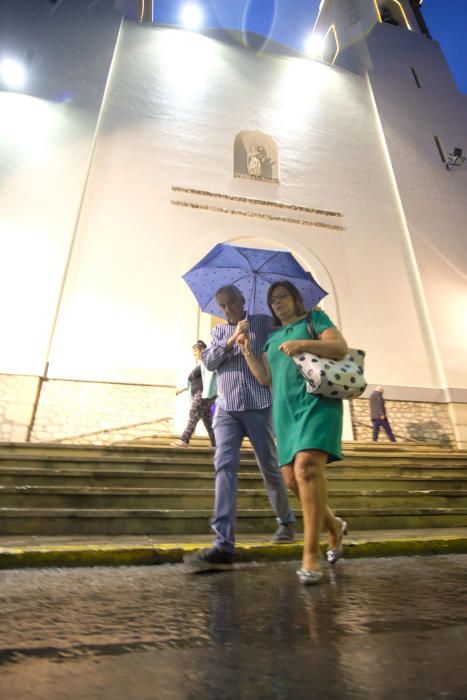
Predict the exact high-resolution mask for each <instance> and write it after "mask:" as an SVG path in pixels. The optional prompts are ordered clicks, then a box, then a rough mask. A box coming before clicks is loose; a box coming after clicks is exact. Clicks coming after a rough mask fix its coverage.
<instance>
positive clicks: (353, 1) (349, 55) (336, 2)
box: [313, 0, 429, 72]
mask: <svg viewBox="0 0 467 700" xmlns="http://www.w3.org/2000/svg"><path fill="white" fill-rule="evenodd" d="M420 4H421V3H420V0H322V2H321V5H320V10H319V15H318V18H317V20H316V24H315V27H314V30H313V35H314V36H315V37H316V39H318V40H319V45H320V47H321V49H320V51H321V53H320V54H319V53H318V58H321V59H322V60H324V61H326V62H327V63H331V64H336V65H341V66H342V67H344V68H348V69H349V70H354V71H356V72H364V71H365V70H368V69H369V68H371V60H370V57H369V55H368V52H367V50H366V48H367V47H366V44H367V39H368V37H369V36H370V35H371V34H372V33H373V32H374V31H377V30H380V25H382V26H383V28H384V29H385V30H386V28H387V27H390V28H391V29H392V30H393V31H398V32H412V33H415V34H418V35H425V36H428V37H429V33H428V29H427V27H426V24H425V22H424V20H423V17H422V15H421V12H420V8H419V5H420ZM316 45H318V42H316Z"/></svg>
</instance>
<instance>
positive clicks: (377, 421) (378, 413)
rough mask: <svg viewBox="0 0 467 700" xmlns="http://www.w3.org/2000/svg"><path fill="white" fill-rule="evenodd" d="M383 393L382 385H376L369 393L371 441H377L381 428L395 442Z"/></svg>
mask: <svg viewBox="0 0 467 700" xmlns="http://www.w3.org/2000/svg"><path fill="white" fill-rule="evenodd" d="M383 394H384V387H382V386H377V387H376V389H375V390H374V391H373V392H372V393H371V394H370V417H371V422H372V423H373V442H377V440H378V436H379V429H380V428H383V430H384V431H385V433H386V435H387V436H388V438H389V439H390V441H391V442H396V438H395V437H394V433H393V432H392V430H391V426H390V425H389V421H388V418H387V415H386V408H385V405H384V398H383Z"/></svg>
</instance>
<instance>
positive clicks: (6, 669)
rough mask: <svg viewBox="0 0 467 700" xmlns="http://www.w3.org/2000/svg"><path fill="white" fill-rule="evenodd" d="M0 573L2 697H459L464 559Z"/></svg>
mask: <svg viewBox="0 0 467 700" xmlns="http://www.w3.org/2000/svg"><path fill="white" fill-rule="evenodd" d="M295 569H296V564H294V563H290V562H288V563H283V564H270V565H269V564H268V565H254V564H247V565H241V566H240V565H239V566H238V567H237V568H236V569H235V570H234V571H232V572H225V573H216V574H191V573H189V572H188V570H187V569H186V568H185V567H183V566H181V565H177V566H164V567H156V566H155V567H139V568H138V567H125V568H116V569H110V568H95V569H50V570H45V569H42V570H21V571H4V572H0V605H1V608H2V622H3V624H2V631H1V633H0V664H1V668H0V694H1V697H2V698H15V700H22V699H23V698H28V699H30V700H35V699H38V698H41V699H42V698H44V699H45V698H50V699H51V700H55V699H57V700H58V698H60V699H63V698H66V699H68V698H70V699H73V700H81V699H83V700H84V699H85V698H86V700H92V699H94V698H101V699H102V700H107V698H109V699H110V698H112V699H113V700H132V699H133V698H135V699H136V698H137V699H138V700H146V698H147V699H149V698H151V700H152V699H154V698H160V699H162V700H190V699H191V698H193V699H194V698H209V699H213V700H214V699H217V698H223V699H224V698H225V699H227V700H230V699H232V700H233V699H234V698H235V699H237V698H240V699H242V700H243V699H245V700H260V699H261V700H263V699H264V700H270V699H276V698H277V699H282V698H283V699H284V700H285V699H286V698H287V699H290V700H301V699H302V698H303V699H304V698H306V699H307V700H311V699H313V698H316V699H318V700H321V698H324V699H326V698H330V699H336V700H337V699H339V700H345V698H355V699H359V698H371V700H379V699H380V698H381V699H385V698H388V699H389V698H391V700H392V699H393V698H408V699H409V698H410V700H418V699H420V700H422V699H423V700H428V699H431V698H433V699H434V698H449V699H452V698H455V699H456V700H457V699H458V700H461V698H462V699H463V700H465V698H467V664H466V662H465V657H466V649H467V593H466V591H467V585H466V584H467V555H452V556H437V557H431V558H429V557H411V558H402V557H401V558H393V559H371V560H370V559H367V560H358V559H354V560H351V561H341V562H339V564H338V565H337V566H336V567H335V570H330V571H329V574H328V575H327V576H326V580H325V582H324V583H323V584H320V585H319V586H316V587H311V588H303V587H302V586H301V585H300V584H299V582H298V580H297V579H296V576H295Z"/></svg>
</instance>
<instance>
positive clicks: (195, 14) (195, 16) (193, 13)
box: [181, 4, 203, 30]
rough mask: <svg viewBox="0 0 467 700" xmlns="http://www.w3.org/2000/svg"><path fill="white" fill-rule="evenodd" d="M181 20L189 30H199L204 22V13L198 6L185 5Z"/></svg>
mask: <svg viewBox="0 0 467 700" xmlns="http://www.w3.org/2000/svg"><path fill="white" fill-rule="evenodd" d="M181 19H182V23H183V25H184V26H185V27H186V28H187V29H191V30H195V29H199V28H200V26H201V24H202V22H203V13H202V12H201V10H200V8H199V7H198V5H192V4H190V5H185V6H184V8H183V9H182V13H181Z"/></svg>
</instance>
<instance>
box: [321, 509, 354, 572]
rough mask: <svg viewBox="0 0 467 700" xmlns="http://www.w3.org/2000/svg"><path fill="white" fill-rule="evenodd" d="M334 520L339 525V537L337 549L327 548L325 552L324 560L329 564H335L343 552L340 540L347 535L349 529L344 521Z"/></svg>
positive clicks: (340, 519)
mask: <svg viewBox="0 0 467 700" xmlns="http://www.w3.org/2000/svg"><path fill="white" fill-rule="evenodd" d="M336 520H337V521H338V522H339V523H340V525H341V534H340V536H339V540H338V543H337V547H328V548H327V550H326V559H327V560H328V563H329V564H335V563H336V562H337V561H338V560H339V559H340V558H341V556H342V553H343V551H344V545H343V544H342V540H343V537H344V535H347V533H348V532H349V528H348V526H347V523H346V522H345V520H342V518H337V517H336Z"/></svg>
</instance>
